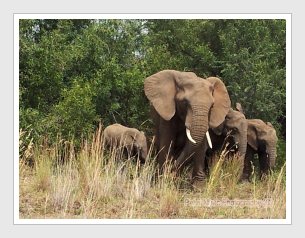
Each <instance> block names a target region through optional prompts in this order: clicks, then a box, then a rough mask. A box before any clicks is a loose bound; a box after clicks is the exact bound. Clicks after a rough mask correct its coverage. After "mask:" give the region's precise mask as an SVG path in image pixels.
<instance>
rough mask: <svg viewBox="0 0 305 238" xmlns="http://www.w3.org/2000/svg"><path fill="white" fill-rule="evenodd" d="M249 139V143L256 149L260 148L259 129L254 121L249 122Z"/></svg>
mask: <svg viewBox="0 0 305 238" xmlns="http://www.w3.org/2000/svg"><path fill="white" fill-rule="evenodd" d="M247 140H248V144H249V145H250V146H251V147H252V148H253V149H254V150H257V148H258V143H257V140H258V131H257V125H255V124H253V123H251V122H250V123H248V132H247Z"/></svg>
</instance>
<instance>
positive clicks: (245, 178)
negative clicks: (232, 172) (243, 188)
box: [238, 174, 251, 184]
mask: <svg viewBox="0 0 305 238" xmlns="http://www.w3.org/2000/svg"><path fill="white" fill-rule="evenodd" d="M250 181H251V180H250V176H249V175H247V174H243V175H242V176H240V178H239V180H238V183H239V184H242V183H249V182H250Z"/></svg>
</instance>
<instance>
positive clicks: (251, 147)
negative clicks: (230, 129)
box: [243, 119, 278, 180]
mask: <svg viewBox="0 0 305 238" xmlns="http://www.w3.org/2000/svg"><path fill="white" fill-rule="evenodd" d="M247 138H248V146H247V153H246V158H245V166H244V170H243V179H244V180H249V178H250V175H251V173H252V166H251V163H253V162H254V161H253V160H254V154H258V158H259V167H260V176H261V178H263V177H265V176H266V175H267V174H268V173H269V172H270V170H272V168H273V167H274V166H275V161H276V156H277V153H276V144H277V141H278V137H277V135H276V130H275V129H274V127H273V126H272V124H271V123H270V122H267V123H265V122H264V121H262V120H260V119H248V133H247Z"/></svg>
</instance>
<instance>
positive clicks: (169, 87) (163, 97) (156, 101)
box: [144, 70, 176, 121]
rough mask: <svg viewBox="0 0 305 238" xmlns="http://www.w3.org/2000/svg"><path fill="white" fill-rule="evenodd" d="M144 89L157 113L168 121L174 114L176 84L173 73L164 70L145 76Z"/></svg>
mask: <svg viewBox="0 0 305 238" xmlns="http://www.w3.org/2000/svg"><path fill="white" fill-rule="evenodd" d="M144 91H145V95H146V97H147V98H148V100H149V101H150V102H151V104H152V105H153V107H154V108H155V109H156V111H157V112H158V114H159V115H160V116H161V117H162V118H163V119H164V120H167V121H169V120H170V119H171V118H172V117H173V116H174V114H175V109H176V106H175V94H176V86H175V82H174V74H173V72H171V71H168V70H164V71H160V72H158V73H156V74H153V75H151V76H149V77H147V78H146V79H145V81H144Z"/></svg>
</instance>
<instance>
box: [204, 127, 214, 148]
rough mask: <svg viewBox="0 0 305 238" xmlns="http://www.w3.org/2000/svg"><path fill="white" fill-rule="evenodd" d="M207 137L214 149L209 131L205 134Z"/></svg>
mask: <svg viewBox="0 0 305 238" xmlns="http://www.w3.org/2000/svg"><path fill="white" fill-rule="evenodd" d="M205 135H206V137H207V140H208V144H209V146H210V148H211V149H212V148H213V146H212V141H211V137H210V134H209V131H207V133H205Z"/></svg>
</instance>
